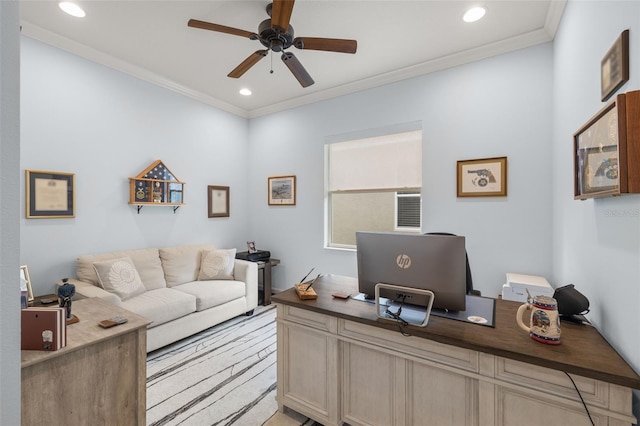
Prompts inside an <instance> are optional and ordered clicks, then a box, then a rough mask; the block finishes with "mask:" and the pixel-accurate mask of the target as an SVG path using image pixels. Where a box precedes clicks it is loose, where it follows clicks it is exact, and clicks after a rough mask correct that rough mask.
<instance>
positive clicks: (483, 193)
mask: <svg viewBox="0 0 640 426" xmlns="http://www.w3.org/2000/svg"><path fill="white" fill-rule="evenodd" d="M457 187H458V191H457V194H458V197H506V196H507V157H494V158H481V159H477V160H462V161H458V176H457Z"/></svg>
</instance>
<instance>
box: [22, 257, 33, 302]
mask: <svg viewBox="0 0 640 426" xmlns="http://www.w3.org/2000/svg"><path fill="white" fill-rule="evenodd" d="M20 279H21V280H25V281H26V282H27V301H29V302H33V299H34V296H33V287H32V286H31V277H30V276H29V267H28V266H27V265H22V266H21V267H20Z"/></svg>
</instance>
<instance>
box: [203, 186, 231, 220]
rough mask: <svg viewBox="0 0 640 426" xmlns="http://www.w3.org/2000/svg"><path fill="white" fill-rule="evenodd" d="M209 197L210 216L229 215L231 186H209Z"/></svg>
mask: <svg viewBox="0 0 640 426" xmlns="http://www.w3.org/2000/svg"><path fill="white" fill-rule="evenodd" d="M207 198H208V200H209V202H208V205H209V217H229V187H228V186H213V185H209V186H208V187H207Z"/></svg>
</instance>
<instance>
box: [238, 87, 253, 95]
mask: <svg viewBox="0 0 640 426" xmlns="http://www.w3.org/2000/svg"><path fill="white" fill-rule="evenodd" d="M240 94H241V95H242V96H249V95H251V90H249V89H246V88H245V89H240Z"/></svg>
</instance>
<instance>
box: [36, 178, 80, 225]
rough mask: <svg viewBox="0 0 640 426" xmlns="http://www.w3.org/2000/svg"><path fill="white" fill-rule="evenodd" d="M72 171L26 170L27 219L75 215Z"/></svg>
mask: <svg viewBox="0 0 640 426" xmlns="http://www.w3.org/2000/svg"><path fill="white" fill-rule="evenodd" d="M74 177H75V175H74V174H73V173H59V172H44V171H38V170H26V178H27V179H26V180H27V181H26V185H25V186H26V197H25V198H26V202H27V206H26V216H27V219H51V218H69V217H75V189H74V186H75V182H74Z"/></svg>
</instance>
